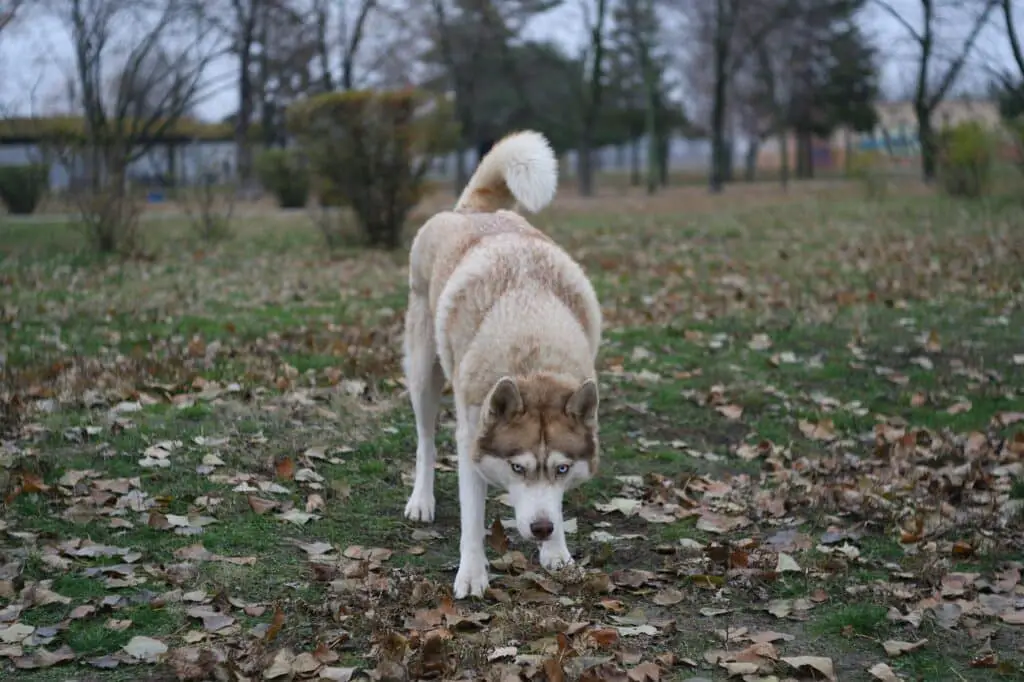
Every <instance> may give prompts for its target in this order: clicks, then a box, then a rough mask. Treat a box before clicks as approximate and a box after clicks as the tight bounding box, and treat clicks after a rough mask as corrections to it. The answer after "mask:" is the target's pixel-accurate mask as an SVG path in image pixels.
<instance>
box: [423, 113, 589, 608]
mask: <svg viewBox="0 0 1024 682" xmlns="http://www.w3.org/2000/svg"><path fill="white" fill-rule="evenodd" d="M557 184H558V164H557V160H556V158H555V155H554V153H553V152H552V150H551V147H550V145H549V144H548V142H547V140H546V139H545V138H544V136H543V135H541V134H539V133H536V132H532V131H526V132H520V133H516V134H514V135H510V136H508V137H506V138H505V139H503V140H501V141H500V142H499V143H498V144H496V145H495V146H494V147H493V148H492V149H491V151H490V152H489V153H488V155H487V156H486V157H485V158H484V159H483V160H482V161H481V163H480V164H479V166H478V167H477V169H476V171H475V173H474V174H473V177H472V178H471V179H470V182H469V184H468V185H467V187H466V189H465V191H464V192H463V193H462V195H461V196H460V198H459V201H458V203H457V205H456V207H455V211H449V212H442V213H439V214H437V215H435V216H434V217H432V218H431V219H430V220H428V221H427V222H426V223H425V224H424V225H423V226H422V227H421V228H420V230H419V232H418V233H417V235H416V238H415V239H414V240H413V244H412V249H411V251H410V255H409V306H408V310H407V312H406V326H405V334H404V359H403V366H404V369H405V375H406V382H407V385H408V389H409V395H410V399H411V401H412V406H413V411H414V413H415V418H416V439H417V445H416V474H415V479H414V483H413V490H412V494H411V495H410V496H409V500H408V503H407V504H406V507H405V516H406V517H407V518H409V519H411V520H413V521H426V522H429V521H432V520H433V519H434V512H435V499H434V464H435V461H436V458H437V454H436V446H435V436H436V421H437V417H438V413H439V411H440V403H441V392H442V389H443V387H444V380H445V378H446V377H447V378H448V379H449V380H450V381H451V382H452V387H453V389H454V394H455V412H456V422H457V426H456V447H457V450H458V460H459V465H458V474H459V510H460V522H461V533H462V534H461V539H460V542H459V550H460V557H459V570H458V573H457V575H456V577H455V585H454V593H455V596H456V598H463V597H467V596H482V595H483V593H484V591H485V590H486V589H487V586H488V583H489V576H488V563H487V558H486V555H485V551H484V537H485V535H486V531H485V529H486V519H485V517H484V513H485V504H486V494H487V485H488V482H490V483H491V484H494V485H497V486H499V487H502V488H505V489H508V490H509V491H510V495H511V496H512V497H513V498H514V500H515V502H514V505H515V508H516V520H517V527H518V530H519V531H520V533H521V534H522V535H523V537H525V538H527V539H530V538H531V537H532V532H531V531H530V528H529V526H530V523H531V522H532V521H535V520H537V519H538V518H540V515H544V516H545V517H546V518H548V520H550V521H551V522H552V526H553V531H552V535H551V537H550V538H549V539H548V540H547V541H545V542H543V543H541V549H540V558H541V563H542V564H543V565H544V566H546V567H549V568H552V567H555V566H558V565H561V564H565V563H571V562H572V557H571V555H570V554H569V550H568V548H567V547H566V543H565V528H564V524H563V520H562V496H563V494H564V492H565V490H567V489H569V488H570V487H573V486H575V485H578V484H579V483H581V482H582V481H584V480H586V479H587V478H589V477H590V476H591V475H592V472H591V470H590V466H589V465H588V464H587V463H586V462H576V463H573V462H569V464H570V465H571V468H570V471H569V472H567V473H566V474H565V475H562V476H558V477H552V476H551V472H550V471H549V472H546V473H545V475H541V472H535V473H536V476H534V478H533V480H532V481H531V482H530V484H529V485H527V484H522V483H523V482H522V481H516V480H514V479H513V478H510V476H511V473H512V472H511V471H510V469H509V464H508V462H507V461H505V460H500V459H498V458H496V457H493V456H487V455H486V454H484V456H483V457H482V459H480V460H479V461H477V455H478V454H480V453H477V440H478V434H479V432H480V427H481V411H482V409H481V408H482V405H484V404H485V400H486V397H487V395H488V393H489V392H490V391H491V389H492V388H493V387H494V386H495V385H496V382H498V381H499V380H500V379H501V378H502V377H503V376H511V377H516V376H525V375H531V374H535V373H544V374H545V375H550V376H558V377H560V379H559V380H560V381H563V382H566V383H567V384H568V385H583V383H584V382H586V381H587V380H589V379H593V378H594V376H595V368H594V365H595V359H596V355H597V352H598V347H599V346H600V339H601V309H600V305H599V303H598V300H597V296H596V294H595V293H594V290H593V287H592V286H591V284H590V282H589V280H588V279H587V277H586V275H585V274H584V272H583V269H582V268H581V267H580V266H579V265H578V264H577V263H576V262H575V261H574V260H573V259H572V258H571V257H570V256H569V255H568V254H567V253H566V252H565V251H563V250H562V249H561V248H559V247H558V246H557V245H556V244H554V243H553V242H552V241H551V240H550V239H548V238H547V237H546V236H545V235H543V233H541V232H540V231H539V230H537V229H536V228H534V227H532V226H531V225H530V224H529V222H527V221H526V220H525V219H524V218H523V217H522V216H520V215H519V214H517V213H514V212H511V211H508V210H502V209H503V208H505V207H507V206H509V205H510V204H511V203H512V202H513V200H514V201H515V203H516V204H518V205H520V206H522V207H523V208H525V209H527V210H529V211H538V210H540V209H541V208H543V207H544V206H545V205H547V204H548V203H550V201H551V200H552V199H553V198H554V195H555V192H556V190H557ZM595 409H596V405H595ZM594 427H595V433H596V421H595V422H594ZM531 457H532V456H531ZM559 457H561V460H560V459H559ZM533 459H534V466H536V462H537V458H535V457H534V458H533ZM563 460H564V461H568V458H567V457H564V455H560V453H555V452H551V453H548V456H547V458H546V460H545V461H546V462H548V465H549V466H557V464H554V462H556V461H563ZM595 461H596V460H595Z"/></svg>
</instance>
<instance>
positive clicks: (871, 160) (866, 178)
mask: <svg viewBox="0 0 1024 682" xmlns="http://www.w3.org/2000/svg"><path fill="white" fill-rule="evenodd" d="M847 173H848V175H849V176H850V177H851V178H852V179H854V180H857V181H858V182H859V183H860V184H861V186H862V187H863V188H864V195H865V197H866V198H868V199H884V198H885V197H886V195H887V194H888V193H889V178H888V177H886V161H885V155H884V154H882V153H881V152H877V151H872V152H853V153H852V154H850V160H849V166H848V167H847Z"/></svg>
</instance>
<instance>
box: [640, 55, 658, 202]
mask: <svg viewBox="0 0 1024 682" xmlns="http://www.w3.org/2000/svg"><path fill="white" fill-rule="evenodd" d="M643 61H644V89H645V90H646V91H647V111H646V116H645V126H644V127H645V129H646V131H647V193H648V194H654V193H655V192H657V191H658V168H659V163H658V157H659V156H660V154H659V153H658V152H659V151H661V150H660V149H659V145H658V119H657V111H656V109H655V107H656V106H657V92H656V91H655V88H656V84H655V82H654V70H653V68H652V66H651V63H650V60H649V59H648V58H646V57H645V58H644V60H643Z"/></svg>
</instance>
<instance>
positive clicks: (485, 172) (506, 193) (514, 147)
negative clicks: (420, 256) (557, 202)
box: [455, 130, 558, 213]
mask: <svg viewBox="0 0 1024 682" xmlns="http://www.w3.org/2000/svg"><path fill="white" fill-rule="evenodd" d="M557 189H558V160H557V159H556V158H555V152H554V151H553V150H552V149H551V145H550V144H548V141H547V138H545V137H544V136H543V135H541V134H540V133H538V132H535V131H533V130H524V131H522V132H518V133H512V134H511V135H507V136H505V137H504V138H502V139H501V140H500V141H499V142H498V143H497V144H496V145H494V146H493V147H491V151H489V152H487V155H486V156H484V158H483V159H482V160H481V161H480V165H478V166H477V167H476V171H474V172H473V177H471V178H470V179H469V184H467V185H466V189H464V190H462V196H460V197H459V200H458V202H457V203H456V204H455V210H456V211H480V212H485V213H491V212H494V211H497V210H498V209H500V208H511V207H512V206H513V204H518V205H519V206H521V207H523V208H525V209H526V210H527V211H530V212H531V213H536V212H537V211H539V210H541V209H542V208H544V207H545V206H547V205H548V204H549V203H551V200H552V199H554V198H555V191H556V190H557Z"/></svg>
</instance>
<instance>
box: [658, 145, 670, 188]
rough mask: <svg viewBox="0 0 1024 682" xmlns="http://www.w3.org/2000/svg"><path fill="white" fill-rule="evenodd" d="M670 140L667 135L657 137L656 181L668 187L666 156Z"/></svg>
mask: <svg viewBox="0 0 1024 682" xmlns="http://www.w3.org/2000/svg"><path fill="white" fill-rule="evenodd" d="M670 143H671V141H670V140H669V137H668V135H660V136H659V137H658V183H659V184H660V185H661V186H662V187H668V156H669V145H670Z"/></svg>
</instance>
